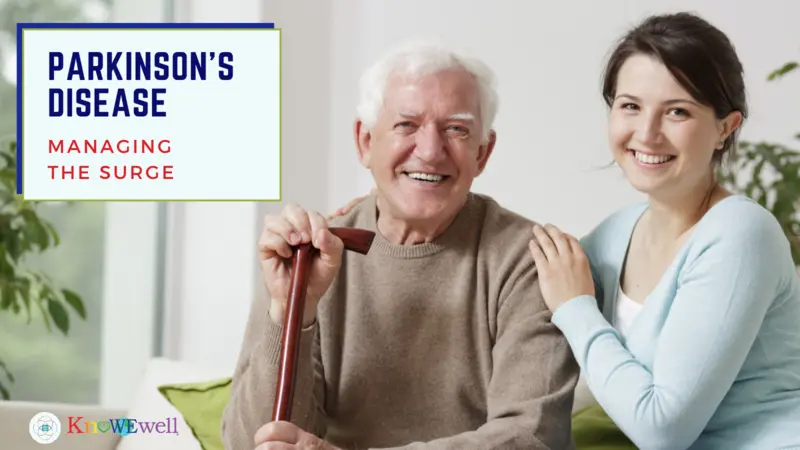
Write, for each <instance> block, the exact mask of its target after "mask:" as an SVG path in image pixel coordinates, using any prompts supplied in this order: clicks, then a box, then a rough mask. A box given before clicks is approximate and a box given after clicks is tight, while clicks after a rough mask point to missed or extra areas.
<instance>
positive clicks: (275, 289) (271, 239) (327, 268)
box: [258, 205, 344, 327]
mask: <svg viewBox="0 0 800 450" xmlns="http://www.w3.org/2000/svg"><path fill="white" fill-rule="evenodd" d="M309 242H311V243H312V245H313V246H314V247H316V248H317V249H319V251H318V252H315V254H314V257H313V258H312V262H311V267H310V269H311V270H310V271H309V274H308V288H307V290H306V303H305V314H304V316H303V326H304V327H307V326H309V325H311V324H312V323H314V318H315V317H316V312H317V303H318V302H319V299H320V298H321V297H322V295H323V294H324V293H325V291H327V290H328V287H329V286H330V284H331V282H332V281H333V278H334V276H335V275H336V272H337V271H338V270H339V266H340V265H341V263H342V252H343V250H344V244H343V243H342V240H341V239H339V238H338V237H336V236H334V235H333V234H332V233H331V232H330V231H329V230H328V223H327V221H326V220H325V218H324V217H322V215H320V214H319V213H316V212H306V211H305V210H303V209H302V208H301V207H299V206H297V205H287V206H286V207H285V208H284V210H283V212H282V213H281V214H280V215H279V216H273V215H269V216H267V217H266V218H265V219H264V230H263V232H262V233H261V238H260V239H259V241H258V252H259V258H260V261H261V272H262V275H263V276H264V282H265V283H266V285H267V290H268V291H269V294H270V297H271V299H272V303H271V304H270V309H269V315H270V317H271V318H272V320H273V321H275V322H276V323H278V324H283V320H284V315H285V312H286V303H287V300H288V297H289V284H290V282H291V278H290V269H291V258H292V246H295V245H298V244H302V243H309Z"/></svg>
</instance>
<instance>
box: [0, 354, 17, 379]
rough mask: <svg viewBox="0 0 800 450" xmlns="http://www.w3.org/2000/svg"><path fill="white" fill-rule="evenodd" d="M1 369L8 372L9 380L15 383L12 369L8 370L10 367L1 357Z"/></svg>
mask: <svg viewBox="0 0 800 450" xmlns="http://www.w3.org/2000/svg"><path fill="white" fill-rule="evenodd" d="M0 369H2V371H3V373H5V374H6V377H7V378H8V381H10V382H12V383H14V375H13V374H12V373H11V371H10V370H8V367H7V366H6V363H4V362H3V360H1V359H0Z"/></svg>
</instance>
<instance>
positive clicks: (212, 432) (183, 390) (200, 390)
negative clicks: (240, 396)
mask: <svg viewBox="0 0 800 450" xmlns="http://www.w3.org/2000/svg"><path fill="white" fill-rule="evenodd" d="M158 391H159V392H161V395H163V396H164V398H166V399H167V401H168V402H170V404H172V406H174V407H175V409H177V410H178V411H180V413H181V415H182V416H183V420H184V421H185V422H186V425H188V426H189V428H190V429H191V430H192V434H194V437H195V439H197V441H198V442H199V443H200V447H201V448H202V449H203V450H225V449H224V447H223V445H222V436H221V435H220V429H221V427H222V413H223V411H224V410H225V406H226V405H227V404H228V401H229V399H230V397H231V378H220V379H217V380H212V381H207V382H203V383H181V384H166V385H162V386H159V387H158Z"/></svg>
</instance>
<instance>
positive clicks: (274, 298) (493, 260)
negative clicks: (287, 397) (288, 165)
mask: <svg viewBox="0 0 800 450" xmlns="http://www.w3.org/2000/svg"><path fill="white" fill-rule="evenodd" d="M361 89H362V96H361V104H360V106H359V108H358V119H357V120H356V123H355V140H356V145H357V148H358V158H359V160H360V162H361V163H362V164H363V165H364V167H366V168H368V169H369V170H370V171H371V172H372V175H373V177H374V179H375V184H376V187H377V189H376V192H375V193H374V194H373V195H370V196H368V197H367V198H365V199H364V200H363V201H362V202H360V203H358V204H357V205H355V207H354V208H353V209H352V210H351V211H349V212H347V213H346V214H344V215H343V216H341V217H336V218H334V219H333V220H332V221H330V223H329V222H328V221H327V220H326V219H325V218H323V217H322V216H321V215H320V214H318V213H313V212H306V211H304V210H303V209H301V208H300V207H298V206H288V207H286V208H285V210H284V212H283V213H282V214H281V215H280V216H269V217H267V218H266V220H265V223H264V231H263V235H262V237H261V240H260V243H259V245H260V257H261V259H262V268H263V275H264V279H265V282H266V286H267V290H268V291H269V296H270V300H269V301H268V302H264V303H261V302H255V303H254V304H253V306H252V311H251V315H250V318H249V321H248V325H247V330H246V333H245V337H244V342H243V344H242V349H241V354H240V356H239V361H238V365H237V368H236V371H235V374H234V381H233V384H232V391H231V400H230V403H229V405H228V407H227V409H226V411H225V416H224V420H223V429H222V434H223V438H224V442H225V445H226V447H227V448H228V449H230V450H243V449H252V448H258V449H268V448H269V449H272V448H274V449H290V448H314V449H337V448H341V449H376V448H382V449H385V448H395V449H409V450H410V449H545V448H546V449H565V448H569V447H571V445H572V444H571V438H570V430H571V428H570V413H571V407H572V401H573V389H574V387H575V384H576V382H577V379H578V366H577V364H576V363H575V361H574V359H573V357H572V355H571V353H570V350H569V347H568V345H567V342H566V340H565V338H564V337H563V336H562V335H561V334H560V333H559V332H558V330H557V329H556V327H555V326H553V325H552V324H551V323H550V313H549V312H548V309H547V307H546V306H545V303H544V301H543V299H542V295H541V293H540V290H539V286H538V283H537V276H536V269H535V267H534V265H533V260H532V257H531V256H530V252H529V250H528V241H529V239H530V229H531V226H532V222H531V221H528V220H526V219H524V218H523V217H520V216H519V215H516V214H514V213H513V212H510V211H508V210H506V209H504V208H502V207H501V206H499V205H498V204H497V203H496V202H495V201H493V200H492V199H491V198H489V197H486V196H483V195H478V194H475V193H472V192H471V185H472V183H473V180H474V178H475V177H477V176H478V175H479V174H480V173H481V172H482V171H483V170H484V168H485V167H486V163H487V162H488V160H489V157H490V156H491V154H492V150H493V149H494V146H495V139H496V135H495V132H494V131H493V130H492V122H493V119H494V116H495V111H496V109H497V107H496V104H497V101H496V94H495V91H494V87H493V84H492V74H491V72H490V71H489V70H488V69H487V68H486V67H485V66H484V65H483V64H481V63H480V62H479V61H475V60H472V59H469V58H467V57H464V56H460V55H457V54H455V53H453V52H451V51H448V50H446V49H443V48H441V47H438V46H435V45H415V46H411V47H408V48H404V49H402V50H399V51H396V52H394V53H392V54H390V55H389V56H387V57H386V58H385V59H383V60H382V61H380V62H378V63H377V64H376V65H375V66H374V67H372V68H371V69H370V70H369V71H368V72H367V73H366V74H365V76H364V77H363V79H362V85H361ZM329 225H331V226H334V225H335V226H346V227H358V228H366V229H370V230H373V231H376V232H377V235H376V238H375V240H374V242H373V244H372V248H371V250H370V253H369V254H368V255H366V256H364V255H359V254H353V253H349V252H348V253H343V250H342V248H343V244H342V242H341V241H340V240H339V239H338V238H337V237H335V236H334V235H333V234H331V233H330V232H329V231H328V230H327V227H328V226H329ZM300 242H312V243H313V245H314V246H315V247H316V248H318V249H319V253H318V257H317V258H316V259H315V260H314V262H313V263H312V269H311V275H310V280H309V285H308V292H307V299H306V309H305V312H306V314H305V316H304V327H305V328H304V329H303V331H302V336H301V341H300V342H301V343H300V346H301V350H300V358H301V360H300V361H299V362H298V369H297V370H298V373H297V387H296V388H295V398H294V403H293V407H292V408H293V409H292V414H293V416H292V423H288V422H273V423H269V422H270V420H271V415H270V414H271V408H272V404H273V401H274V394H275V385H276V382H277V381H276V380H277V368H278V355H279V353H280V338H281V331H282V323H283V317H284V305H285V303H286V298H287V295H288V281H289V274H288V266H287V265H286V258H289V257H290V256H291V251H290V245H292V244H297V243H300Z"/></svg>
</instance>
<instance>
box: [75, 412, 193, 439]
mask: <svg viewBox="0 0 800 450" xmlns="http://www.w3.org/2000/svg"><path fill="white" fill-rule="evenodd" d="M68 419H69V421H68V427H67V434H99V433H114V434H118V435H120V436H127V435H131V434H175V435H177V434H178V419H177V418H176V417H167V418H166V419H164V420H160V421H152V420H136V419H129V418H120V419H109V420H106V421H99V422H98V421H88V420H85V419H84V417H83V416H77V417H75V416H69V417H68Z"/></svg>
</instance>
